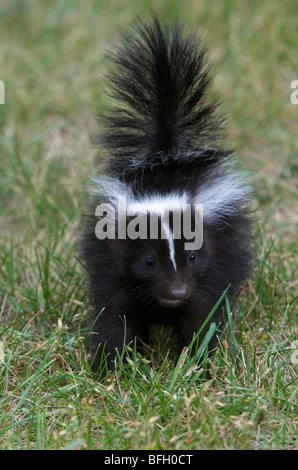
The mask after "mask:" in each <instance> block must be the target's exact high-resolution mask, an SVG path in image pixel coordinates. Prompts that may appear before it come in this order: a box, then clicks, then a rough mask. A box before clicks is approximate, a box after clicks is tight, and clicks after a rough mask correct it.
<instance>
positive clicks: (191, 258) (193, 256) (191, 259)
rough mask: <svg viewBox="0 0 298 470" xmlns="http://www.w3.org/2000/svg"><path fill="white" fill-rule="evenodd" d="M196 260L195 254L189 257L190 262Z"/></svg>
mask: <svg viewBox="0 0 298 470" xmlns="http://www.w3.org/2000/svg"><path fill="white" fill-rule="evenodd" d="M195 259H196V255H195V254H194V253H192V254H191V255H189V261H192V262H193V261H194V260H195Z"/></svg>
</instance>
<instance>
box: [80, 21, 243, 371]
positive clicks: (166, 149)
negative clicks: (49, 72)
mask: <svg viewBox="0 0 298 470" xmlns="http://www.w3.org/2000/svg"><path fill="white" fill-rule="evenodd" d="M205 55H206V54H205V50H204V48H202V46H201V44H200V42H198V41H197V40H196V39H195V37H194V36H193V35H191V34H189V35H186V36H184V35H183V33H182V30H181V28H180V26H179V25H178V24H176V25H175V26H174V27H173V28H172V29H171V30H170V29H168V28H167V26H165V25H162V24H161V23H160V22H159V21H158V20H157V19H154V20H153V21H152V22H151V23H150V24H145V23H142V22H141V23H140V24H139V26H138V27H137V28H136V29H134V30H133V31H132V32H131V33H130V34H128V35H127V36H125V37H124V38H123V40H122V44H121V46H120V47H119V48H117V49H116V51H115V53H114V55H113V58H112V70H111V75H110V83H111V89H112V91H111V94H112V95H113V97H114V98H116V99H117V100H118V102H119V103H120V105H119V107H117V108H116V107H115V108H113V109H112V110H111V111H110V112H109V113H107V115H106V117H105V118H104V121H105V125H106V131H105V133H104V136H103V143H104V145H105V146H106V148H107V149H108V150H109V152H110V156H109V160H108V164H107V168H106V171H105V174H106V175H107V176H108V178H107V179H105V178H99V179H98V182H97V186H96V188H95V192H94V193H93V200H92V203H91V206H90V207H91V208H90V210H89V211H88V213H87V215H86V217H85V230H84V237H83V243H82V255H83V258H84V260H85V263H86V266H87V270H88V273H89V286H90V301H91V303H92V305H93V309H94V326H93V333H92V336H91V337H92V351H93V355H94V360H93V370H94V371H97V369H98V367H99V364H100V362H101V359H102V355H103V354H104V355H106V361H107V362H106V364H107V368H108V369H112V368H113V367H114V359H115V354H116V352H115V351H116V349H118V350H119V352H120V353H121V352H122V350H123V345H124V344H125V343H126V344H127V343H129V342H130V341H132V340H133V339H134V338H135V337H136V336H140V337H143V338H144V339H145V340H147V338H148V332H149V328H150V325H152V324H154V323H165V324H169V325H171V326H172V327H173V328H174V330H175V332H176V333H177V334H178V341H179V346H180V348H182V347H184V346H187V345H189V343H190V342H191V340H192V338H193V334H194V333H196V332H197V331H198V330H199V329H200V327H201V325H202V323H203V322H204V320H205V319H206V317H207V315H208V314H209V312H210V311H211V309H212V308H213V306H214V305H215V303H216V302H217V300H218V299H219V298H220V296H221V294H222V293H223V291H224V290H225V289H226V288H227V287H228V286H229V285H230V288H229V291H228V294H229V296H230V297H231V298H232V297H233V295H234V294H235V292H237V290H238V289H239V286H240V285H241V283H242V282H243V281H244V280H245V279H246V277H247V276H248V274H249V270H250V265H251V259H252V255H251V252H252V250H251V244H250V238H249V223H250V222H249V217H248V215H247V201H248V192H249V191H248V190H247V189H246V188H245V185H244V186H243V188H242V187H241V185H242V184H243V183H242V182H241V180H239V176H238V174H237V173H236V172H235V175H234V173H233V171H234V170H231V168H230V166H229V165H228V163H229V162H232V160H233V156H232V153H231V151H229V150H227V149H222V148H220V147H218V142H219V137H220V136H221V134H222V122H223V120H222V119H220V118H219V117H218V116H217V115H216V106H215V105H214V104H213V103H210V102H209V101H208V100H207V98H206V91H207V89H208V86H209V83H210V77H209V72H208V67H207V65H206V58H205ZM231 175H232V176H231ZM234 181H238V182H237V184H236V183H234ZM117 184H118V185H119V194H125V191H126V190H127V193H130V198H132V199H135V200H141V199H142V198H147V199H148V198H149V199H150V197H155V196H156V195H157V196H158V197H163V198H167V197H170V195H171V194H176V195H177V194H178V195H179V194H181V195H182V194H187V198H188V201H189V202H190V203H191V204H194V203H195V202H200V198H205V199H206V198H207V199H206V200H204V202H205V203H206V204H207V205H206V207H207V216H206V218H205V217H204V243H203V246H202V248H201V249H200V250H197V251H196V252H192V251H186V250H185V249H184V242H185V240H184V239H183V238H182V239H181V240H175V241H174V249H175V261H176V263H177V270H176V271H175V269H174V267H173V261H172V260H171V259H170V256H169V244H168V241H167V240H162V239H157V240H149V239H148V240H141V239H136V240H129V239H126V240H120V239H117V238H116V239H115V240H110V239H104V240H98V238H97V237H96V236H95V225H96V222H97V221H98V218H97V217H96V216H95V215H94V210H95V207H96V206H97V205H98V204H99V203H102V202H111V201H114V199H113V197H114V196H115V188H117ZM111 185H112V186H113V185H114V186H113V188H114V189H113V191H114V196H112V195H110V194H109V188H111V187H112V186H111ZM123 188H124V189H123ZM231 188H232V189H231ZM210 191H211V192H210ZM220 192H222V194H218V193H220ZM208 195H211V196H210V197H211V201H209V200H208ZM208 204H209V206H208ZM216 204H218V207H217V206H216ZM208 207H209V212H208ZM193 255H195V256H193ZM148 258H150V259H151V260H153V264H152V265H150V264H151V262H150V261H149V262H148ZM148 264H149V265H148ZM173 300H175V302H176V300H177V302H176V303H175V302H172V301H173ZM220 314H221V308H218V310H217V312H216V313H215V314H214V316H213V318H212V321H214V320H215V321H217V320H219V318H220ZM101 375H102V376H103V375H104V372H101Z"/></svg>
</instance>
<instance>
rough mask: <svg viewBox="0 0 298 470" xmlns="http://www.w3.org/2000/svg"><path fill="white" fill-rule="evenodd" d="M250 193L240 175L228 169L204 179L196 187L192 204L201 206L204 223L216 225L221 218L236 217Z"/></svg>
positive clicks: (248, 198) (248, 199)
mask: <svg viewBox="0 0 298 470" xmlns="http://www.w3.org/2000/svg"><path fill="white" fill-rule="evenodd" d="M223 167H224V165H223ZM251 193H252V188H251V187H250V186H247V184H246V183H245V181H244V180H243V178H242V176H241V174H240V173H239V172H237V171H231V170H229V169H228V171H226V172H222V173H220V172H219V173H215V174H214V175H210V178H206V180H205V182H204V183H203V184H201V185H200V186H199V187H198V190H197V192H196V195H195V198H194V201H193V202H195V203H196V204H203V208H204V220H206V222H209V223H216V222H217V221H219V220H221V219H222V218H223V217H229V216H235V215H238V214H239V213H240V211H241V209H242V208H243V206H245V205H246V204H247V202H248V201H250V199H251V198H250V194H251Z"/></svg>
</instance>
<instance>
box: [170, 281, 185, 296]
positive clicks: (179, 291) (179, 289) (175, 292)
mask: <svg viewBox="0 0 298 470" xmlns="http://www.w3.org/2000/svg"><path fill="white" fill-rule="evenodd" d="M170 294H171V298H172V299H173V300H183V299H185V297H187V295H188V286H187V285H186V284H181V285H179V286H172V287H170Z"/></svg>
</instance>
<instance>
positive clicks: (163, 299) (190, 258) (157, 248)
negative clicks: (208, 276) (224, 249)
mask: <svg viewBox="0 0 298 470" xmlns="http://www.w3.org/2000/svg"><path fill="white" fill-rule="evenodd" d="M185 242H186V240H183V239H177V240H174V239H173V238H172V237H169V239H167V240H163V239H158V240H127V241H125V245H123V246H124V249H123V262H124V267H125V270H126V271H127V272H129V278H130V279H132V280H133V281H132V289H134V288H135V294H136V297H137V296H138V294H139V295H142V296H145V297H146V298H147V300H149V299H151V300H155V301H156V302H157V303H158V304H160V305H161V306H164V307H170V308H171V307H177V306H179V305H181V304H183V303H184V302H185V301H187V300H188V299H189V298H191V297H192V295H193V294H194V292H195V291H196V290H197V288H198V283H200V280H201V281H202V282H203V278H204V275H205V273H206V269H207V267H208V263H209V260H210V256H211V252H210V249H211V247H209V248H208V241H207V240H206V241H205V242H204V243H203V246H202V247H201V248H200V249H199V250H185ZM136 286H138V287H136ZM140 288H141V289H140Z"/></svg>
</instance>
